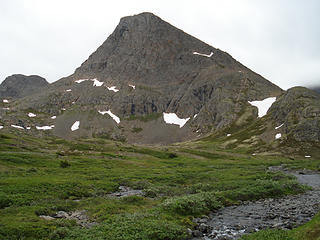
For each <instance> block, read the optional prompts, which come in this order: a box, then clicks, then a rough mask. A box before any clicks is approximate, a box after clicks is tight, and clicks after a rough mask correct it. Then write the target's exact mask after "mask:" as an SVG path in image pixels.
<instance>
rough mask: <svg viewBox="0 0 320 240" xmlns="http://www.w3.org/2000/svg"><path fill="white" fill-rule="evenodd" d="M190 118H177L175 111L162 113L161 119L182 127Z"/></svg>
mask: <svg viewBox="0 0 320 240" xmlns="http://www.w3.org/2000/svg"><path fill="white" fill-rule="evenodd" d="M189 119H190V118H179V117H178V116H177V115H176V114H175V113H165V112H164V113H163V120H164V121H165V122H166V123H168V124H176V125H179V126H180V128H182V127H183V126H184V125H185V124H186V123H187V122H188V121H189Z"/></svg>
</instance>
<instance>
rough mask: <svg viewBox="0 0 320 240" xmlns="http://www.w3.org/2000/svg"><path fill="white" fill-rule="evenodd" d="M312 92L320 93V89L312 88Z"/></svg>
mask: <svg viewBox="0 0 320 240" xmlns="http://www.w3.org/2000/svg"><path fill="white" fill-rule="evenodd" d="M312 90H314V91H316V92H318V93H320V87H314V88H312Z"/></svg>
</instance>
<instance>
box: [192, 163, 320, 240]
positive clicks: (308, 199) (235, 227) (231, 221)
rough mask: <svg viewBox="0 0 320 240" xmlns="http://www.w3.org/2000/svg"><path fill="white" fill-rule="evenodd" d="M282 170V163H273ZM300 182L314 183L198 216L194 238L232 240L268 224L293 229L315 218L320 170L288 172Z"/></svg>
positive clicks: (318, 202)
mask: <svg viewBox="0 0 320 240" xmlns="http://www.w3.org/2000/svg"><path fill="white" fill-rule="evenodd" d="M274 168H275V169H270V170H280V171H282V169H281V168H280V167H274ZM282 172H284V173H286V174H292V175H294V176H295V177H296V178H297V181H298V182H299V183H301V184H304V185H308V186H310V187H312V190H310V191H307V192H306V193H303V194H299V195H294V196H286V197H284V198H269V199H262V200H259V201H255V202H252V201H247V202H244V203H243V204H242V205H238V206H230V207H225V208H223V209H220V210H219V211H217V212H214V213H211V214H210V215H209V217H208V218H196V219H194V221H195V222H196V223H197V229H196V230H194V231H192V235H193V238H192V239H193V240H231V239H238V238H240V237H241V236H242V235H244V234H248V233H252V232H256V231H259V230H262V229H266V228H278V229H292V228H294V227H297V226H300V225H302V224H304V223H306V222H308V221H310V220H311V219H312V217H313V216H314V215H315V214H317V213H318V212H319V211H320V200H319V199H320V174H319V173H317V172H312V171H308V170H303V171H295V172H288V171H282Z"/></svg>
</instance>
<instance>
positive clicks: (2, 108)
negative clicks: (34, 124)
mask: <svg viewBox="0 0 320 240" xmlns="http://www.w3.org/2000/svg"><path fill="white" fill-rule="evenodd" d="M2 109H3V110H10V108H2Z"/></svg>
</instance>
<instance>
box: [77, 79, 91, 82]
mask: <svg viewBox="0 0 320 240" xmlns="http://www.w3.org/2000/svg"><path fill="white" fill-rule="evenodd" d="M88 80H89V79H79V80H76V81H75V82H76V83H82V82H84V81H88Z"/></svg>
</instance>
